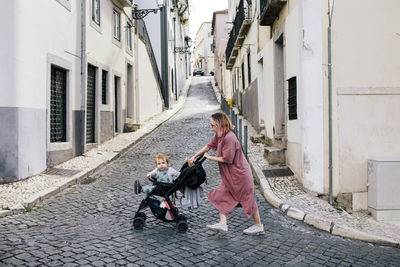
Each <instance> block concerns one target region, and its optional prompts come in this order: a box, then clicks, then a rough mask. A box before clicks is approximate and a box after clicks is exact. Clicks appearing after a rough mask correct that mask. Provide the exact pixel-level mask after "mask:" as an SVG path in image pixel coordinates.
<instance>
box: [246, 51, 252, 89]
mask: <svg viewBox="0 0 400 267" xmlns="http://www.w3.org/2000/svg"><path fill="white" fill-rule="evenodd" d="M247 72H248V78H249V84H250V83H251V65H250V53H248V54H247Z"/></svg>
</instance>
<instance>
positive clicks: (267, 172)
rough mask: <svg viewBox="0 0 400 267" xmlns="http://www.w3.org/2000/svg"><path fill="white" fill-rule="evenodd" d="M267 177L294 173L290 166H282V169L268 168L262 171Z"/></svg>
mask: <svg viewBox="0 0 400 267" xmlns="http://www.w3.org/2000/svg"><path fill="white" fill-rule="evenodd" d="M262 172H263V173H264V176H265V177H266V178H275V177H284V176H293V175H294V173H293V172H292V170H291V169H289V168H280V169H267V170H263V171H262Z"/></svg>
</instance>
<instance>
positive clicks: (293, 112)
mask: <svg viewBox="0 0 400 267" xmlns="http://www.w3.org/2000/svg"><path fill="white" fill-rule="evenodd" d="M288 82H289V94H288V105H289V120H297V81H296V77H292V78H290V79H289V80H288Z"/></svg>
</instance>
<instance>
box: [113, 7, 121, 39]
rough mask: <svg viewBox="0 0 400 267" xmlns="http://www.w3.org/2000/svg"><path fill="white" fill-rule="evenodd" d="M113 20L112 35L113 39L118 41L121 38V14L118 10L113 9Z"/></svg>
mask: <svg viewBox="0 0 400 267" xmlns="http://www.w3.org/2000/svg"><path fill="white" fill-rule="evenodd" d="M113 21H114V27H113V28H114V29H113V36H114V39H117V40H118V41H120V40H121V14H119V12H118V11H116V10H115V9H113Z"/></svg>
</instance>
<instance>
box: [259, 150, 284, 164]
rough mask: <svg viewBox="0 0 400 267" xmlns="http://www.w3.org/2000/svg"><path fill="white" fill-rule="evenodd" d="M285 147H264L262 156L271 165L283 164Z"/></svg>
mask: <svg viewBox="0 0 400 267" xmlns="http://www.w3.org/2000/svg"><path fill="white" fill-rule="evenodd" d="M285 150H286V149H285V148H279V147H265V148H264V158H265V159H266V160H267V161H268V163H269V164H271V165H285V163H286V158H285Z"/></svg>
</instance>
